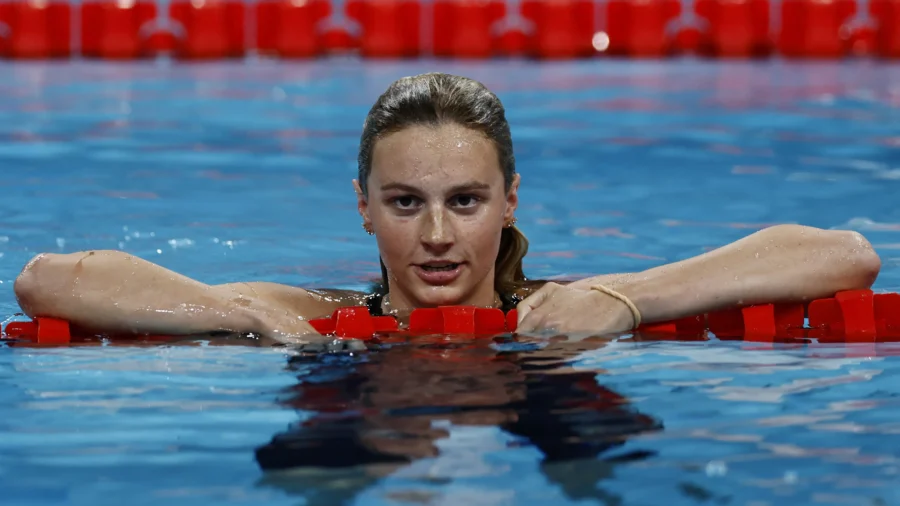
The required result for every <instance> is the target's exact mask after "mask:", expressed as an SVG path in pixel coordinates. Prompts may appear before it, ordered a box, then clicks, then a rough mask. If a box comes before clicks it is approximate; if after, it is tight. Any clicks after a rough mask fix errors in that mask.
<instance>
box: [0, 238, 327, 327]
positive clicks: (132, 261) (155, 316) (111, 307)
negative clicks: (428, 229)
mask: <svg viewBox="0 0 900 506" xmlns="http://www.w3.org/2000/svg"><path fill="white" fill-rule="evenodd" d="M15 293H16V298H17V299H18V301H19V305H20V306H21V307H22V310H23V311H24V312H25V313H26V314H27V315H29V316H31V317H36V316H44V317H51V318H60V319H64V320H68V321H69V322H70V323H72V324H73V325H74V326H76V327H78V328H80V329H84V330H86V331H90V332H96V333H105V334H167V335H197V334H207V333H211V332H218V331H226V332H236V333H251V332H252V333H257V334H261V335H263V336H265V337H269V338H272V339H275V340H278V341H282V342H303V341H307V340H309V339H310V338H311V337H314V336H316V335H318V334H316V332H315V330H313V328H312V327H311V326H310V325H309V324H308V323H307V322H306V321H304V320H305V319H308V318H310V317H313V316H318V315H319V314H320V313H319V311H321V312H322V313H327V312H328V310H329V309H330V304H331V303H330V302H329V301H324V300H321V298H320V297H318V296H316V295H314V294H311V293H310V292H307V291H306V290H303V289H300V288H293V287H288V286H283V285H276V284H273V283H239V284H228V285H207V284H204V283H201V282H199V281H196V280H193V279H190V278H188V277H186V276H183V275H181V274H178V273H176V272H173V271H170V270H168V269H165V268H163V267H161V266H159V265H156V264H153V263H150V262H148V261H146V260H142V259H140V258H138V257H136V256H134V255H130V254H128V253H124V252H121V251H89V252H80V253H70V254H43V255H38V256H37V257H35V258H34V259H32V260H31V261H30V262H29V263H28V264H27V265H26V266H25V268H24V269H23V270H22V273H21V274H20V275H19V276H18V278H17V279H16V282H15ZM313 313H314V314H313Z"/></svg>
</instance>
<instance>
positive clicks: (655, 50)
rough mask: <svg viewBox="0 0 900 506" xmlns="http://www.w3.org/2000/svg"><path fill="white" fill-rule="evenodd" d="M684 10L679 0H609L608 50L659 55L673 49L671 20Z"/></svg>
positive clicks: (664, 54)
mask: <svg viewBox="0 0 900 506" xmlns="http://www.w3.org/2000/svg"><path fill="white" fill-rule="evenodd" d="M680 13H681V4H680V3H679V2H678V0H638V1H633V0H610V1H609V3H608V4H607V7H606V33H607V35H609V48H608V49H607V51H606V52H607V53H608V54H610V55H614V56H632V57H660V56H666V55H668V54H669V53H670V52H672V50H673V43H674V41H673V40H672V38H671V37H670V36H669V34H668V33H667V26H668V25H669V23H670V22H671V21H672V20H673V19H675V18H677V17H678V15H679V14H680Z"/></svg>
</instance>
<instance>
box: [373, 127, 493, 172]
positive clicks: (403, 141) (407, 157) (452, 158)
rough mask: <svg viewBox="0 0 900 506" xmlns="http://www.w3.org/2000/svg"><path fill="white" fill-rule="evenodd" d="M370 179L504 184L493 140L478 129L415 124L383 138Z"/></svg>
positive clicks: (375, 154)
mask: <svg viewBox="0 0 900 506" xmlns="http://www.w3.org/2000/svg"><path fill="white" fill-rule="evenodd" d="M369 178H370V180H375V181H378V182H379V183H383V182H386V181H401V182H404V183H423V184H428V183H430V182H435V181H441V180H453V181H456V180H458V179H465V180H472V179H477V180H479V181H483V182H485V183H491V182H494V181H496V180H497V179H499V180H500V181H502V179H503V173H502V171H501V169H500V163H499V161H498V158H497V150H496V149H495V148H494V145H493V143H492V142H491V141H490V139H488V138H487V137H486V136H485V135H484V134H482V133H481V132H479V131H477V130H472V129H470V128H466V127H464V126H461V125H458V124H454V123H448V124H442V125H437V126H430V125H415V126H411V127H407V128H404V129H403V130H399V131H397V132H392V133H390V134H388V135H385V136H384V137H382V138H381V139H379V140H378V141H377V142H376V143H375V149H374V150H373V152H372V173H371V174H370V176H369Z"/></svg>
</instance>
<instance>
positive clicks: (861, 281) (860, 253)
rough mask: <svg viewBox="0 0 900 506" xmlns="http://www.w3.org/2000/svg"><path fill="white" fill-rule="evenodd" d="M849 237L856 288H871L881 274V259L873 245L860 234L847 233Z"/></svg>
mask: <svg viewBox="0 0 900 506" xmlns="http://www.w3.org/2000/svg"><path fill="white" fill-rule="evenodd" d="M845 234H847V235H848V236H849V237H848V238H847V239H846V242H847V243H849V244H850V245H852V246H851V248H850V249H851V251H850V257H851V258H852V261H851V264H852V267H853V268H852V269H851V271H852V274H851V277H852V279H853V282H854V285H855V287H856V288H870V287H871V286H872V285H873V284H874V283H875V280H876V279H878V274H879V273H880V272H881V258H880V257H879V256H878V253H876V252H875V248H873V247H872V244H871V243H869V241H868V240H867V239H866V238H865V237H864V236H863V235H862V234H860V233H859V232H852V231H851V232H845Z"/></svg>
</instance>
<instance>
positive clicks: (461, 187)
mask: <svg viewBox="0 0 900 506" xmlns="http://www.w3.org/2000/svg"><path fill="white" fill-rule="evenodd" d="M490 188H491V185H489V184H487V183H482V182H479V181H469V182H467V183H462V184H458V185H455V186H452V187H450V191H449V193H460V192H466V191H475V190H489V189H490ZM388 190H402V191H407V192H410V193H418V192H419V191H420V190H419V189H418V188H416V187H415V186H410V185H408V184H403V183H388V184H386V185H384V186H382V187H381V191H388Z"/></svg>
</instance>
